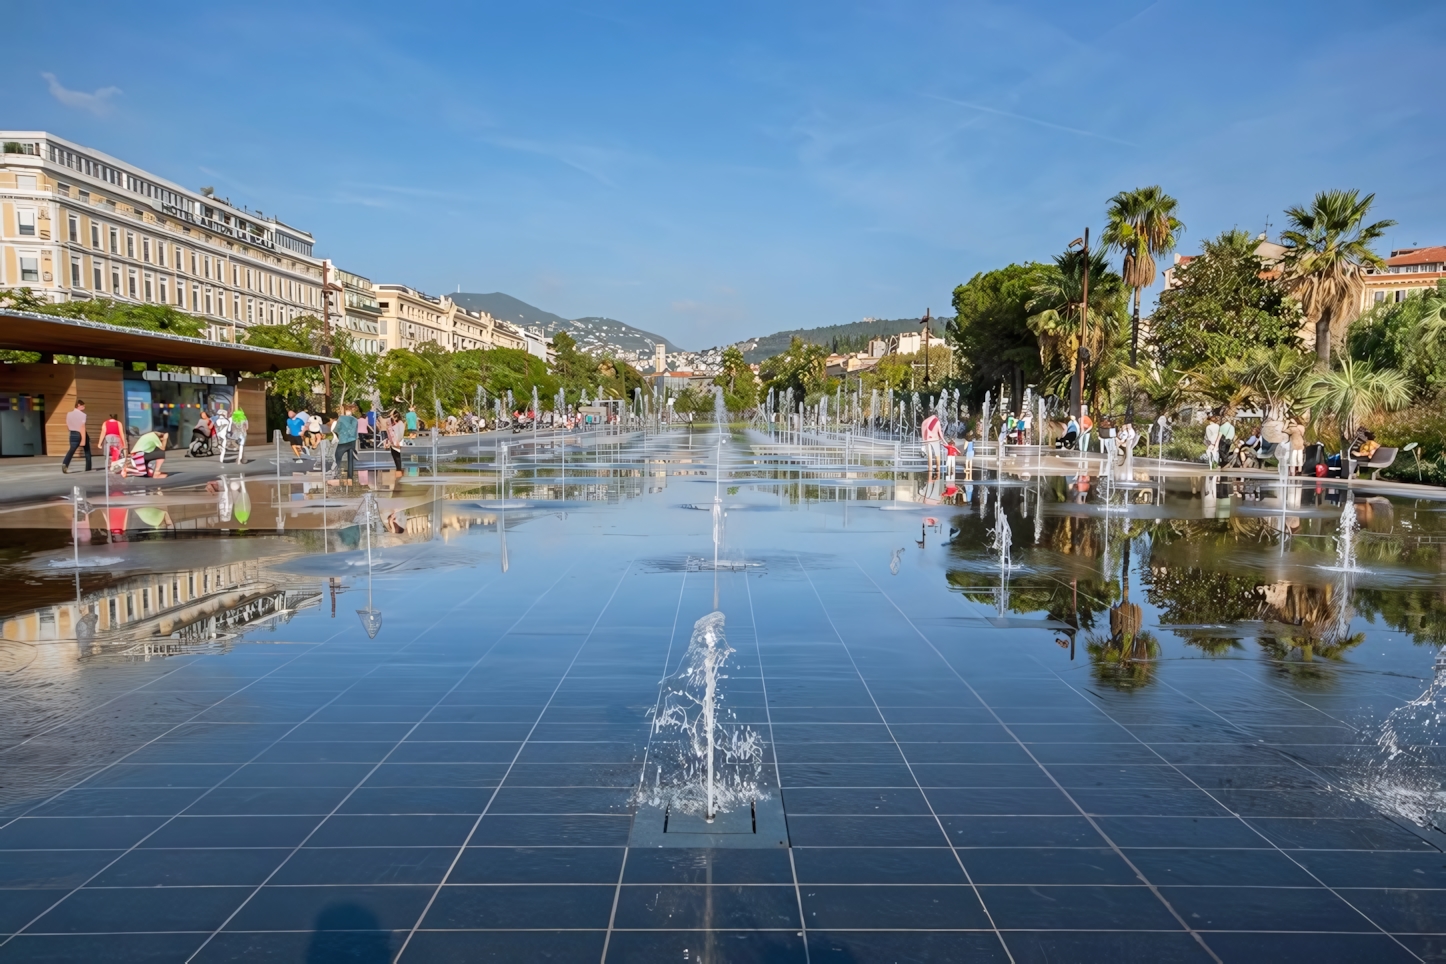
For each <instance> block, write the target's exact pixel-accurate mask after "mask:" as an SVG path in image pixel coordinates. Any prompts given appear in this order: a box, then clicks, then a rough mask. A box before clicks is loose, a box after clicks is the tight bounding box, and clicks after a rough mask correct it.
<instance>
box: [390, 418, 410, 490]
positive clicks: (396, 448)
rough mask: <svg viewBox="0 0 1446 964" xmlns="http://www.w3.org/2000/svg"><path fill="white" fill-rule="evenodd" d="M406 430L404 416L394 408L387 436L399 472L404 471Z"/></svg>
mask: <svg viewBox="0 0 1446 964" xmlns="http://www.w3.org/2000/svg"><path fill="white" fill-rule="evenodd" d="M406 430H407V426H406V423H405V422H403V421H402V417H401V416H400V415H398V414H397V410H396V409H392V417H391V420H390V423H389V424H388V425H387V437H388V438H389V439H390V444H389V446H388V447H389V448H390V449H391V450H392V464H393V465H395V466H396V467H397V472H398V473H399V474H400V473H401V471H402V435H403V434H405V432H406Z"/></svg>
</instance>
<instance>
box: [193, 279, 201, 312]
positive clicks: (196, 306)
mask: <svg viewBox="0 0 1446 964" xmlns="http://www.w3.org/2000/svg"><path fill="white" fill-rule="evenodd" d="M191 310H192V311H200V310H201V286H200V285H194V284H193V285H191Z"/></svg>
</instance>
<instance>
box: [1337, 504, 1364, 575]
mask: <svg viewBox="0 0 1446 964" xmlns="http://www.w3.org/2000/svg"><path fill="white" fill-rule="evenodd" d="M1360 527H1361V524H1360V520H1359V519H1358V518H1357V517H1356V500H1355V497H1354V496H1351V495H1347V496H1346V504H1345V506H1344V507H1343V508H1342V509H1341V521H1340V525H1339V527H1338V528H1337V530H1336V565H1335V567H1336V568H1337V569H1339V570H1341V571H1342V572H1360V569H1359V568H1358V567H1357V566H1356V532H1357V531H1359V530H1360Z"/></svg>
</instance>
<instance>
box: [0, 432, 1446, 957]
mask: <svg viewBox="0 0 1446 964" xmlns="http://www.w3.org/2000/svg"><path fill="white" fill-rule="evenodd" d="M510 444H511V447H510V450H509V451H508V452H506V453H505V454H504V453H503V452H502V451H500V450H499V448H498V445H499V443H498V441H497V440H496V439H489V438H484V439H481V440H477V441H476V442H475V447H474V443H473V442H466V443H458V444H455V445H453V446H452V448H450V449H448V450H446V451H444V452H442V453H441V454H440V455H439V456H438V459H437V461H436V462H427V461H425V460H423V461H422V462H421V463H420V464H414V465H411V466H409V467H408V468H407V469H406V471H405V473H404V474H402V475H400V476H394V474H393V473H392V472H391V471H388V470H381V471H378V470H375V469H371V468H368V469H366V470H365V471H363V473H362V476H361V478H360V479H359V480H358V481H356V482H344V483H340V484H337V483H334V482H333V483H326V482H323V481H321V480H320V478H319V477H314V476H300V475H297V476H290V475H288V476H286V477H284V478H282V477H278V478H277V479H274V480H267V479H265V478H254V477H253V478H251V479H248V480H245V481H242V480H239V479H216V480H214V481H212V482H211V484H210V485H207V486H202V485H197V486H195V487H194V488H188V489H171V490H166V491H164V492H157V491H149V490H146V489H143V488H140V487H134V486H132V487H129V488H125V489H121V488H117V489H116V490H115V491H113V492H112V493H111V496H110V497H109V499H108V500H106V501H105V502H104V503H102V502H99V501H97V500H96V499H95V497H94V496H92V499H91V503H90V504H84V503H82V504H80V505H76V504H73V503H68V502H57V503H50V504H46V505H38V506H31V507H12V508H11V509H9V510H8V511H6V512H4V513H0V547H3V549H0V575H3V578H4V580H5V581H4V585H5V587H6V588H7V590H8V591H7V592H6V593H5V594H4V595H3V598H0V627H3V633H0V636H3V638H0V708H3V709H0V942H3V943H0V960H39V959H43V960H70V961H90V960H105V961H368V962H370V961H377V962H381V961H391V960H396V959H399V958H400V959H402V960H406V961H488V960H496V961H539V960H556V961H603V960H606V961H649V962H652V961H704V962H711V961H808V962H864V961H963V960H970V961H973V960H999V961H1009V960H1013V961H1105V960H1108V961H1212V960H1214V961H1294V960H1310V961H1337V960H1351V961H1355V960H1371V961H1395V960H1401V961H1411V960H1440V959H1443V958H1446V854H1443V847H1446V833H1443V832H1442V828H1443V827H1446V796H1443V793H1442V777H1443V774H1446V769H1443V758H1442V753H1443V751H1442V749H1441V737H1442V732H1441V731H1442V715H1441V714H1442V713H1443V712H1446V658H1443V657H1438V651H1439V650H1440V648H1441V646H1442V644H1443V643H1446V573H1443V567H1446V503H1441V502H1428V501H1419V502H1418V501H1408V500H1403V499H1401V498H1399V497H1395V496H1386V495H1379V494H1370V493H1369V491H1368V490H1359V491H1355V492H1352V491H1350V490H1347V489H1345V488H1342V487H1340V486H1339V485H1338V484H1326V483H1323V484H1319V485H1318V484H1317V483H1316V480H1314V479H1311V480H1308V481H1307V482H1305V483H1304V484H1301V483H1299V482H1292V483H1281V482H1279V481H1275V480H1261V479H1250V480H1240V479H1234V478H1231V477H1230V476H1228V475H1220V476H1201V475H1195V476H1190V475H1170V474H1168V473H1164V474H1161V472H1158V471H1152V463H1151V462H1150V461H1149V460H1140V461H1139V462H1138V464H1136V465H1134V466H1133V467H1132V468H1131V470H1130V471H1128V472H1123V473H1120V474H1118V475H1116V476H1115V477H1113V478H1105V479H1099V478H1087V477H1082V476H1080V475H1079V474H1077V473H1072V472H1071V471H1070V470H1069V468H1068V464H1067V463H1055V462H1052V461H1049V460H1048V459H1046V458H1044V457H1043V456H1041V457H1040V459H1039V460H1038V461H1037V464H1036V465H1034V466H1030V465H1029V464H1026V463H1020V462H1019V461H1018V460H1016V461H1015V462H1013V463H1010V464H1009V465H1008V466H1005V467H999V466H996V465H993V464H989V463H988V462H987V460H981V464H977V465H976V466H975V467H974V471H973V474H972V477H971V478H965V477H964V476H963V475H962V473H961V475H960V477H959V478H958V479H956V480H954V481H952V482H951V481H949V480H929V479H927V478H926V477H925V476H924V475H923V474H922V473H919V472H914V471H910V470H907V469H904V468H900V467H898V466H897V465H895V464H891V463H890V462H889V461H888V460H882V459H881V460H874V459H872V457H871V456H870V454H869V452H868V451H867V450H866V449H864V448H863V447H848V448H846V449H844V450H836V449H830V448H828V447H826V446H801V445H790V444H785V443H784V441H782V440H777V439H770V438H767V437H765V436H763V435H760V434H758V433H756V432H753V431H750V430H745V429H743V428H738V429H736V430H735V431H733V432H731V433H719V432H715V431H707V430H702V429H700V430H696V431H687V430H674V431H667V432H662V433H658V434H647V435H643V434H637V433H635V434H631V435H617V436H604V437H592V438H590V439H586V440H583V439H574V440H571V441H569V442H567V443H564V442H562V441H561V440H560V439H557V438H551V437H547V436H542V437H540V438H534V439H533V440H530V441H529V440H525V439H523V438H518V439H512V440H510Z"/></svg>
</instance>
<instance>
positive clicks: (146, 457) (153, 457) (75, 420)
mask: <svg viewBox="0 0 1446 964" xmlns="http://www.w3.org/2000/svg"><path fill="white" fill-rule="evenodd" d="M247 426H248V421H247V418H246V413H245V412H243V411H242V410H241V408H240V407H239V406H238V407H237V408H236V410H235V411H234V412H232V413H230V414H229V415H228V414H227V412H226V406H224V405H222V406H220V407H219V408H218V409H217V411H216V415H215V417H214V418H213V417H212V416H211V413H210V412H208V411H204V410H203V411H202V412H201V417H200V419H199V420H198V421H197V423H196V426H195V428H194V429H193V430H192V434H193V435H196V434H202V435H205V436H206V437H208V438H220V439H221V440H222V441H223V444H224V442H225V440H228V439H230V440H233V441H235V440H237V439H239V440H241V441H242V442H244V440H245V438H246V430H247ZM65 428H66V432H67V435H68V436H69V439H68V442H69V444H68V446H67V447H66V450H65V457H64V458H63V459H61V460H60V471H61V472H62V473H69V472H70V463H71V461H72V460H74V458H75V453H76V452H82V453H83V454H84V455H85V471H87V472H89V471H91V469H92V468H93V465H94V463H93V450H92V446H91V436H90V428H89V416H88V415H87V414H86V411H85V401H84V400H83V399H79V398H78V399H76V400H75V407H74V408H73V409H71V410H70V411H69V412H67V413H66V415H65ZM169 443H170V433H169V432H157V431H155V430H154V429H151V430H149V431H145V432H141V433H139V434H138V435H137V436H136V438H135V441H133V442H132V441H129V433H128V432H127V430H126V426H125V424H124V423H122V422H121V420H120V417H119V416H118V415H116V414H115V413H114V412H112V413H111V415H110V417H109V418H107V419H106V420H105V422H104V423H103V424H102V425H101V429H100V445H99V449H100V454H101V458H103V459H104V460H105V467H106V470H107V471H110V472H116V473H118V474H119V475H120V476H121V477H122V478H127V477H129V476H132V475H134V476H143V477H146V478H152V479H164V478H165V477H166V473H165V472H164V471H162V469H163V467H164V466H165V463H166V448H167V446H168V445H169Z"/></svg>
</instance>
